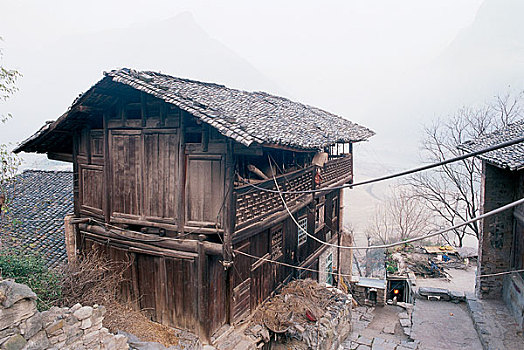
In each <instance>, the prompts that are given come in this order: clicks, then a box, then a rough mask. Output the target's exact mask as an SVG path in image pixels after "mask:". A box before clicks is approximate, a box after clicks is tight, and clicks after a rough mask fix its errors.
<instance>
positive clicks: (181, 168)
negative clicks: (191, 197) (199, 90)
mask: <svg viewBox="0 0 524 350" xmlns="http://www.w3.org/2000/svg"><path fill="white" fill-rule="evenodd" d="M185 114H186V112H184V111H180V123H179V125H180V136H179V139H178V140H179V145H178V177H177V179H176V190H177V195H178V208H177V216H178V233H179V234H180V235H183V234H184V225H185V222H186V217H185V199H186V198H185V187H186V186H185V185H186V181H185V180H186V176H185V175H186V140H185V139H186V135H185V134H186V132H185V129H186V127H185V124H186V123H185V121H184V117H185Z"/></svg>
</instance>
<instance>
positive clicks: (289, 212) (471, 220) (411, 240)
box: [269, 162, 524, 249]
mask: <svg viewBox="0 0 524 350" xmlns="http://www.w3.org/2000/svg"><path fill="white" fill-rule="evenodd" d="M269 166H270V167H271V172H273V166H272V165H271V162H270V163H269ZM273 181H274V183H275V186H276V188H277V193H278V194H279V196H280V200H281V201H282V204H283V205H284V208H285V209H286V211H287V212H288V214H289V216H290V217H291V219H292V220H293V222H294V223H295V225H296V226H297V228H298V229H299V230H301V231H302V232H304V233H305V234H306V236H308V237H310V238H311V239H313V240H315V241H317V242H319V243H321V244H324V245H327V246H330V247H335V248H341V249H384V248H390V247H394V246H397V245H403V244H406V243H411V242H416V241H421V240H423V239H426V238H430V237H434V236H438V235H441V234H443V233H446V232H449V231H452V230H455V229H457V228H459V227H462V226H465V225H468V224H471V223H472V222H475V221H478V220H481V219H484V218H487V217H490V216H492V215H495V214H498V213H500V212H503V211H504V210H507V209H510V208H513V207H515V206H517V205H520V204H524V198H521V199H519V200H517V201H515V202H511V203H509V204H506V205H504V206H502V207H500V208H497V209H494V210H491V211H489V212H487V213H484V214H482V215H479V216H477V217H474V218H472V219H469V220H467V221H464V222H462V223H460V224H456V225H453V226H451V227H448V228H445V229H442V230H438V231H436V232H433V233H428V234H426V235H423V236H420V237H415V238H410V239H406V240H404V241H399V242H394V243H388V244H381V245H374V246H343V245H338V244H334V243H329V242H326V241H323V240H321V239H320V238H317V237H315V236H314V235H312V234H310V233H309V232H307V230H305V229H303V228H302V227H301V226H300V224H299V223H298V221H297V219H295V216H294V215H293V213H292V212H291V210H289V207H288V205H287V203H286V200H285V199H284V196H283V193H284V192H281V191H280V187H279V186H278V181H277V178H276V177H275V175H274V172H273Z"/></svg>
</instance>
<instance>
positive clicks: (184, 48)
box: [0, 0, 524, 174]
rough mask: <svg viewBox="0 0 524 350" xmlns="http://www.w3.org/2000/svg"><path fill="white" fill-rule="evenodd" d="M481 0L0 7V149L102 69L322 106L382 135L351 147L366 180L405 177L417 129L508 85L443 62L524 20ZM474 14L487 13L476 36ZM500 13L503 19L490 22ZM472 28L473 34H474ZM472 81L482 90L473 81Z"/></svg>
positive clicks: (510, 1) (514, 2)
mask: <svg viewBox="0 0 524 350" xmlns="http://www.w3.org/2000/svg"><path fill="white" fill-rule="evenodd" d="M483 3H484V1H482V0H461V1H456V0H439V1H421V0H401V1H400V0H399V1H390V0H372V1H323V2H319V1H264V2H257V3H254V2H248V1H99V0H94V1H89V2H84V1H82V2H80V1H58V0H50V1H45V2H43V1H36V0H35V1H24V0H16V1H14V0H13V1H6V0H1V1H0V9H1V11H2V16H1V18H2V19H1V21H0V35H1V36H2V37H3V38H4V42H3V43H2V44H1V45H2V47H3V51H4V58H3V63H4V65H6V66H8V67H13V68H17V69H19V70H20V71H21V72H22V73H23V74H24V77H23V78H22V80H21V81H20V82H19V84H18V85H19V87H20V92H19V93H17V95H16V96H14V97H13V98H12V99H11V101H9V102H8V103H3V104H2V105H0V113H6V112H11V113H12V114H13V115H14V119H13V120H12V121H10V122H9V123H8V124H7V125H3V126H1V128H2V130H0V142H19V141H21V140H23V139H24V138H26V137H28V136H29V135H31V134H32V133H33V132H34V131H36V130H37V129H38V128H39V127H40V126H41V125H42V124H43V122H44V121H45V120H51V119H56V118H57V117H58V116H60V115H61V114H62V113H63V112H64V111H65V110H66V109H67V107H68V106H69V105H70V104H71V102H72V101H73V99H74V98H75V97H76V96H78V94H80V93H81V92H83V91H85V90H87V89H88V88H89V87H90V86H91V85H93V84H94V83H95V82H96V81H97V80H99V79H100V78H101V77H102V72H103V71H104V70H111V69H115V68H120V67H123V66H127V67H130V68H138V69H151V70H158V71H162V72H164V73H168V74H172V75H175V76H180V77H187V78H193V79H199V80H204V81H213V82H218V83H222V84H225V85H227V86H229V87H234V88H240V89H247V90H265V91H268V92H272V93H275V94H279V95H284V96H286V97H289V98H291V99H295V100H298V101H300V102H304V103H307V104H311V105H314V106H317V107H320V108H323V109H326V110H328V111H330V112H333V113H336V114H339V115H341V116H343V117H345V118H347V119H350V120H352V121H355V122H358V123H360V124H362V125H364V126H367V127H370V128H371V129H373V130H375V131H376V132H377V136H375V137H374V138H372V139H371V141H370V142H369V143H366V144H364V145H361V146H359V147H357V152H358V153H357V159H358V157H359V155H360V157H362V158H365V159H366V160H369V162H368V166H369V168H373V167H374V166H375V167H376V166H378V167H379V168H380V169H372V170H370V171H369V172H368V173H369V174H371V173H373V174H375V173H377V172H381V171H388V170H391V169H398V168H405V167H406V166H409V165H413V164H415V163H418V161H419V159H418V158H417V157H418V156H417V153H418V149H417V148H418V142H419V140H420V138H421V133H420V130H421V128H422V125H423V124H427V123H428V122H430V121H431V120H432V119H434V118H436V117H440V116H442V115H446V113H450V112H452V111H453V110H455V109H456V108H458V106H461V105H463V104H470V103H482V102H484V101H486V100H487V99H488V98H489V97H491V96H493V95H494V94H496V93H497V92H498V91H499V90H500V89H502V87H505V86H508V85H510V84H511V82H509V81H507V80H506V79H505V78H504V74H499V75H498V76H499V78H498V80H497V81H496V82H494V79H491V77H486V74H479V73H478V72H479V71H480V72H486V71H487V69H486V65H485V64H484V65H481V64H479V66H478V67H475V69H471V71H468V72H467V73H464V75H463V76H461V74H462V73H463V71H465V70H464V69H463V68H462V66H453V65H450V64H449V62H452V63H454V62H460V59H462V60H463V61H464V62H466V63H465V64H466V65H467V66H468V67H469V66H471V64H470V61H471V60H470V58H469V57H468V56H467V53H468V52H470V51H471V50H469V51H468V52H466V54H465V53H464V52H461V51H460V50H458V51H457V50H456V49H453V47H456V46H457V45H456V44H455V45H453V43H456V42H457V40H458V41H459V45H458V47H459V48H460V47H462V46H464V47H465V46H466V45H461V44H460V38H461V36H462V37H464V38H463V39H462V40H463V41H464V42H465V43H466V44H468V45H470V44H471V43H473V44H471V45H474V47H476V46H478V47H480V46H484V45H483V44H482V43H477V41H478V37H479V36H480V37H481V38H483V37H484V36H485V35H484V34H483V33H484V31H485V30H486V28H488V29H487V30H489V31H493V32H495V34H496V33H497V30H496V29H495V30H492V29H491V27H490V26H493V23H495V25H496V24H497V23H498V22H500V23H503V22H511V20H508V18H507V16H511V15H512V13H515V16H516V15H517V14H518V13H519V11H516V10H514V11H512V10H507V9H508V8H510V9H511V6H513V7H515V6H517V7H519V5H518V3H519V0H485V4H484V5H482V4H483ZM488 3H489V4H488ZM499 4H500V5H499ZM488 5H489V6H491V8H488V7H489V6H488ZM509 5H511V6H509ZM481 6H484V7H485V12H487V13H488V16H483V18H484V21H483V23H484V24H482V23H481V25H477V26H473V27H472V24H473V23H474V22H475V21H476V19H477V14H478V12H479V8H481ZM493 8H495V10H493ZM499 9H500V10H501V13H502V15H501V16H499V17H500V18H499V17H496V18H495V17H493V16H491V15H489V13H491V12H494V11H495V12H497V11H499ZM519 9H520V8H518V9H517V10H519ZM504 16H506V17H504ZM477 20H478V19H477ZM497 21H498V22H497ZM481 22H482V21H481ZM486 23H487V24H486ZM519 25H520V24H519ZM471 27H472V28H473V29H475V28H477V29H478V28H480V29H478V30H473V32H474V33H473V34H471V33H470V34H468V30H470V29H471ZM509 30H511V29H507V31H509ZM470 31H471V30H470ZM464 33H465V34H464ZM506 34H507V33H506V32H504V33H501V34H500V35H505V36H506ZM468 35H469V36H468ZM517 41H518V40H517ZM513 42H515V40H513ZM476 43H477V44H476ZM519 44H521V43H519ZM475 45H476V46H475ZM511 45H513V44H511ZM511 50H513V47H511V49H510V51H511ZM494 51H495V50H494ZM497 51H499V52H500V51H503V50H497ZM511 52H513V51H511ZM483 56H486V55H485V54H484V55H483ZM457 57H458V58H460V59H457ZM517 59H520V56H519V57H517ZM481 61H482V60H481ZM506 61H507V57H500V62H504V64H505V62H506ZM482 62H484V61H482ZM497 62H498V61H497ZM519 62H520V61H519ZM490 64H491V63H490ZM497 67H498V66H497ZM457 72H458V74H457ZM506 74H507V75H508V76H512V77H516V78H519V79H520V77H519V76H518V75H516V74H513V72H506ZM457 76H458V79H460V80H461V81H455V79H456V77H457ZM478 76H481V77H482V79H483V80H482V81H477V82H475V83H473V82H472V80H471V79H472V78H471V77H475V79H476V77H478ZM501 76H502V77H501ZM495 80H496V79H495ZM521 81H524V79H521ZM517 88H518V87H517ZM392 152H393V153H392ZM360 170H362V169H359V171H360ZM364 173H365V171H364Z"/></svg>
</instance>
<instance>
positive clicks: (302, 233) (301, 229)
mask: <svg viewBox="0 0 524 350" xmlns="http://www.w3.org/2000/svg"><path fill="white" fill-rule="evenodd" d="M306 232H307V217H306V216H304V217H302V218H300V219H298V245H299V246H301V245H302V244H304V243H306V241H307V235H306Z"/></svg>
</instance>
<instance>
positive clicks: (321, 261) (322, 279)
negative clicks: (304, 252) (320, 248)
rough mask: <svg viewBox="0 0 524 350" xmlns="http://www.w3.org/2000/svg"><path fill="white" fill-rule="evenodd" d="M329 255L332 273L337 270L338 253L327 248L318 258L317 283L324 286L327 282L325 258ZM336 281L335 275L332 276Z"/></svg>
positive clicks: (333, 249) (332, 248)
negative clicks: (331, 259) (331, 260)
mask: <svg viewBox="0 0 524 350" xmlns="http://www.w3.org/2000/svg"><path fill="white" fill-rule="evenodd" d="M329 254H333V271H334V270H335V269H336V268H337V261H338V251H337V249H336V248H335V247H329V248H327V249H326V250H325V251H324V252H323V253H322V254H321V255H320V256H319V258H318V269H319V271H320V272H319V273H318V283H320V284H325V283H326V280H327V270H326V268H327V258H328V256H329ZM333 277H334V279H336V275H333Z"/></svg>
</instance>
